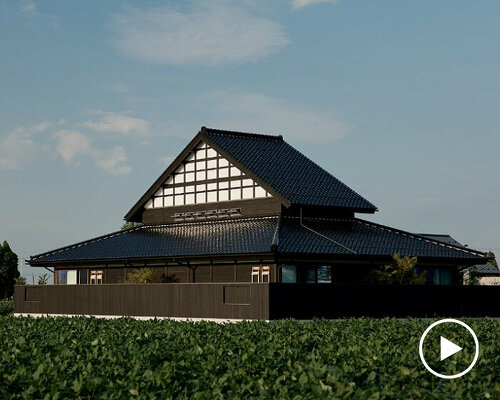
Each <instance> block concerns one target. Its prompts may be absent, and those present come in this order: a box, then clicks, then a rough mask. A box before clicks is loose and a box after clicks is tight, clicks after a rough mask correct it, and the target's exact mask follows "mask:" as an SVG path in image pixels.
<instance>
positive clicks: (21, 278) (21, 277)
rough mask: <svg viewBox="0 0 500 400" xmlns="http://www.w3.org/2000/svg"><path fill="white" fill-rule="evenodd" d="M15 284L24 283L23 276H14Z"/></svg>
mask: <svg viewBox="0 0 500 400" xmlns="http://www.w3.org/2000/svg"><path fill="white" fill-rule="evenodd" d="M16 285H26V278H25V277H24V276H19V277H18V278H16Z"/></svg>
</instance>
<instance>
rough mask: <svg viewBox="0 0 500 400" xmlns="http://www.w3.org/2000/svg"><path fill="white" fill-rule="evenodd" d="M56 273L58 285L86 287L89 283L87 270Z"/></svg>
mask: <svg viewBox="0 0 500 400" xmlns="http://www.w3.org/2000/svg"><path fill="white" fill-rule="evenodd" d="M56 273H57V284H58V285H85V284H86V283H87V277H88V272H87V270H86V269H69V270H58V271H57V272H56Z"/></svg>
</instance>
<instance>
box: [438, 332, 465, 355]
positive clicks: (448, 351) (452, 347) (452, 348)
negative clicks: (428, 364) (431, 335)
mask: <svg viewBox="0 0 500 400" xmlns="http://www.w3.org/2000/svg"><path fill="white" fill-rule="evenodd" d="M460 350H462V347H460V346H457V345H456V344H455V343H453V342H452V341H450V340H448V339H446V338H444V337H442V336H441V361H443V360H446V359H447V358H448V357H450V356H452V355H453V354H455V353H458V352H459V351H460Z"/></svg>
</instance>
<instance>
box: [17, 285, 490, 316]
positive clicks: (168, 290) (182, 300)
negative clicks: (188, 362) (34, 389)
mask: <svg viewBox="0 0 500 400" xmlns="http://www.w3.org/2000/svg"><path fill="white" fill-rule="evenodd" d="M14 312H15V313H18V314H66V315H68V314H69V315H114V316H138V317H140V316H147V317H181V318H217V319H263V320H270V319H282V318H296V319H312V318H315V317H318V318H346V317H486V316H490V317H500V286H496V287H495V286H489V287H488V286H397V285H392V286H376V285H330V284H287V283H163V284H162V283H159V284H155V283H151V284H105V285H56V286H53V285H47V286H31V285H28V286H16V287H15V292H14Z"/></svg>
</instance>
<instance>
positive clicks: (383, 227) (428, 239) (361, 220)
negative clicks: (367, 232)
mask: <svg viewBox="0 0 500 400" xmlns="http://www.w3.org/2000/svg"><path fill="white" fill-rule="evenodd" d="M354 219H355V220H357V221H358V222H360V223H362V224H365V225H371V226H374V227H375V228H379V229H383V230H386V231H390V232H394V233H396V234H398V235H403V236H409V237H412V238H414V239H417V240H421V241H423V242H429V243H434V244H436V245H438V246H443V247H449V248H451V249H455V250H460V251H463V252H465V253H470V254H475V255H481V256H483V257H484V256H485V253H483V252H481V251H477V250H472V249H470V248H468V247H463V246H456V245H453V244H450V243H445V242H441V241H439V240H434V239H430V238H426V237H425V236H420V235H418V234H416V233H411V232H408V231H403V230H402V229H398V228H393V227H390V226H387V225H381V224H377V223H376V222H372V221H367V220H364V219H360V218H356V217H355V218H354Z"/></svg>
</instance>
